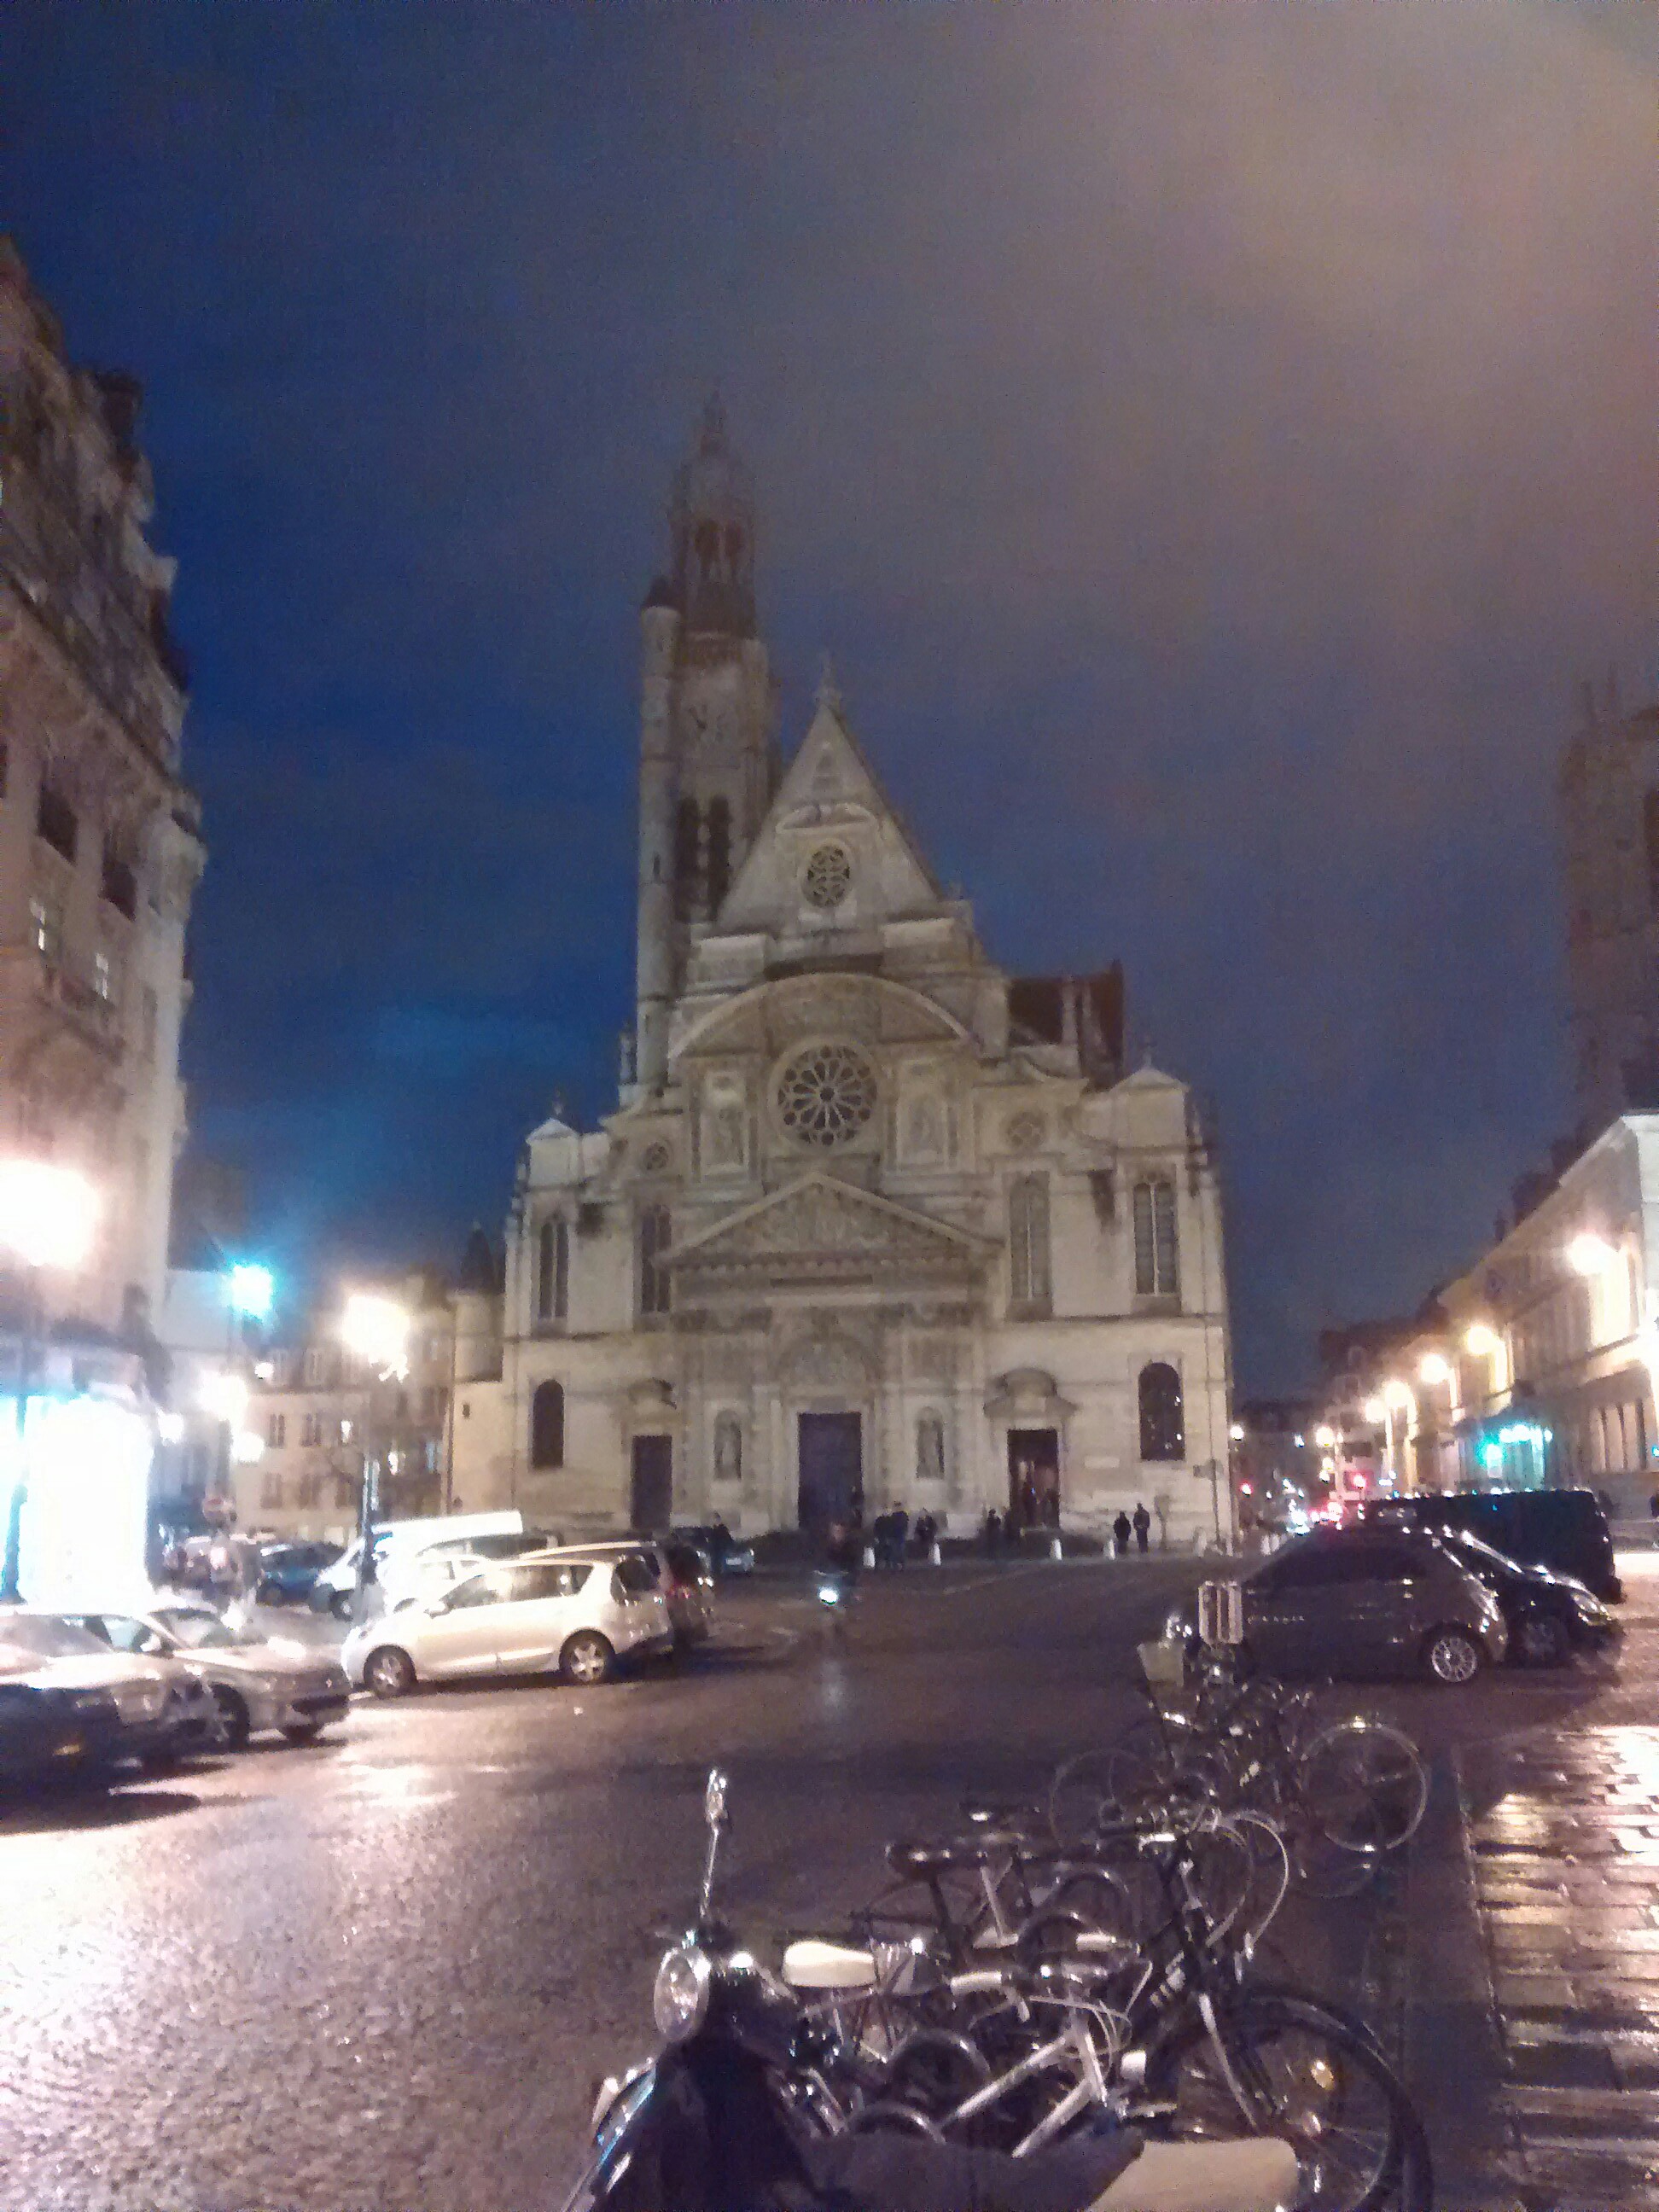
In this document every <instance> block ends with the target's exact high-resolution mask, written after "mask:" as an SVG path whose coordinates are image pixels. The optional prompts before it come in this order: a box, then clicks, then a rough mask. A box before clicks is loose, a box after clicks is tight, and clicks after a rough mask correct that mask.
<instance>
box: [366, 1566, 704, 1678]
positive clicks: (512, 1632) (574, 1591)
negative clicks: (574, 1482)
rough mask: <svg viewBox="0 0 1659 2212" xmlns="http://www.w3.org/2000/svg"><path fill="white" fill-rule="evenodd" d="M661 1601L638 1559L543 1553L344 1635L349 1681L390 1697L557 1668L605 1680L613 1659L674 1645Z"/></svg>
mask: <svg viewBox="0 0 1659 2212" xmlns="http://www.w3.org/2000/svg"><path fill="white" fill-rule="evenodd" d="M673 1638H674V1630H673V1623H672V1621H671V1620H670V1618H669V1612H668V1602H667V1600H666V1599H665V1597H664V1596H663V1595H662V1592H661V1591H660V1590H659V1589H658V1588H657V1584H656V1579H655V1577H654V1575H653V1572H652V1570H651V1568H650V1567H649V1566H648V1565H647V1563H646V1562H645V1561H644V1560H643V1559H641V1558H640V1556H639V1555H638V1553H637V1552H630V1553H626V1554H625V1555H624V1556H623V1557H622V1558H620V1559H617V1558H611V1557H605V1558H598V1557H595V1556H594V1554H593V1553H586V1554H576V1553H569V1552H560V1553H548V1554H545V1555H544V1556H543V1557H541V1558H539V1559H516V1560H513V1562H511V1563H510V1564H509V1565H501V1566H495V1567H487V1568H485V1569H483V1571H480V1572H479V1573H477V1574H476V1575H473V1576H471V1577H469V1578H468V1580H466V1581H465V1582H463V1583H457V1585H456V1586H455V1588H454V1589H450V1590H447V1591H446V1592H444V1594H443V1595H441V1596H440V1597H438V1598H435V1599H434V1600H432V1601H430V1602H426V1603H423V1602H422V1601H421V1600H419V1599H417V1598H411V1599H409V1600H407V1601H405V1602H404V1604H402V1605H400V1606H398V1607H397V1608H396V1610H395V1611H393V1612H392V1613H385V1614H382V1615H381V1616H380V1618H379V1619H378V1620H366V1621H361V1622H359V1623H358V1624H357V1626H356V1627H354V1628H352V1629H351V1630H350V1631H349V1632H348V1634H347V1636H346V1639H345V1643H344V1644H343V1647H342V1649H341V1653H340V1656H341V1659H342V1660H343V1662H344V1664H345V1668H346V1671H347V1672H348V1674H349V1675H350V1677H351V1680H353V1681H354V1682H361V1683H362V1684H364V1685H365V1686H366V1687H368V1689H370V1690H372V1691H374V1693H375V1695H376V1696H377V1697H381V1698H395V1697H398V1696H401V1695H402V1693H403V1692H404V1691H406V1690H409V1689H412V1688H413V1686H415V1684H416V1682H420V1681H447V1680H453V1679H455V1678H458V1677H462V1676H493V1675H499V1674H550V1673H552V1672H554V1671H557V1672H558V1673H560V1674H562V1675H563V1676H564V1677H565V1679H566V1680H567V1681H571V1682H579V1683H581V1684H583V1685H586V1684H589V1683H594V1682H603V1681H605V1680H606V1679H607V1678H608V1677H609V1676H610V1675H611V1673H612V1672H613V1671H614V1669H615V1668H616V1665H617V1661H618V1660H619V1659H623V1658H626V1657H634V1656H644V1655H646V1654H648V1653H651V1652H653V1651H665V1650H669V1649H670V1648H671V1645H672V1644H673Z"/></svg>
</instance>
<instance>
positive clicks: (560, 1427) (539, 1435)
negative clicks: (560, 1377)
mask: <svg viewBox="0 0 1659 2212" xmlns="http://www.w3.org/2000/svg"><path fill="white" fill-rule="evenodd" d="M530 1464H531V1465H532V1467H542V1468H546V1467H562V1466H563V1465H564V1385H563V1384H562V1383H538V1384H537V1385H536V1393H535V1395H534V1396H533V1397H532V1399H531V1401H530Z"/></svg>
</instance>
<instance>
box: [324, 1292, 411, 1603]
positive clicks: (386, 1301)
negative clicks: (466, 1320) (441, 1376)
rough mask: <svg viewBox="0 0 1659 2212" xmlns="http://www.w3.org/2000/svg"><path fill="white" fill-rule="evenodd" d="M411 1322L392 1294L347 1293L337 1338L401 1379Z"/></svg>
mask: <svg viewBox="0 0 1659 2212" xmlns="http://www.w3.org/2000/svg"><path fill="white" fill-rule="evenodd" d="M410 1326H411V1324H410V1316H409V1312H408V1310H407V1308H405V1307H404V1306H401V1305H399V1304H398V1301H397V1299H396V1298H388V1297H384V1296H383V1295H382V1294H381V1293H380V1291H352V1292H351V1293H350V1294H349V1297H347V1299H346V1302H345V1308H344V1310H343V1312H342V1314H341V1316H340V1341H341V1342H342V1343H343V1345H344V1346H345V1348H346V1350H347V1351H348V1352H350V1354H351V1355H352V1357H353V1358H355V1359H360V1360H361V1361H362V1364H364V1366H365V1367H367V1368H368V1370H370V1373H371V1375H378V1376H380V1380H381V1382H383V1383H392V1382H398V1381H400V1380H401V1379H402V1378H403V1376H405V1375H407V1374H408V1372H409V1332H410ZM363 1411H364V1418H363V1426H362V1442H361V1443H360V1445H359V1453H360V1456H361V1459H362V1475H361V1477H360V1480H359V1487H358V1492H357V1536H358V1544H357V1595H356V1607H355V1608H354V1610H355V1611H356V1617H357V1619H358V1620H364V1619H366V1618H367V1616H368V1597H367V1595H366V1592H367V1590H368V1585H369V1584H370V1583H372V1582H374V1580H375V1579H376V1575H375V1562H374V1505H375V1487H376V1485H375V1480H374V1455H373V1453H372V1452H371V1451H370V1449H369V1431H370V1425H371V1423H372V1420H373V1418H374V1389H373V1386H372V1385H371V1387H370V1389H369V1393H368V1398H367V1400H366V1401H365V1404H364V1409H363ZM387 1462H388V1467H389V1468H392V1471H393V1472H395V1471H396V1470H395V1466H394V1465H393V1463H392V1455H391V1454H390V1453H388V1454H387Z"/></svg>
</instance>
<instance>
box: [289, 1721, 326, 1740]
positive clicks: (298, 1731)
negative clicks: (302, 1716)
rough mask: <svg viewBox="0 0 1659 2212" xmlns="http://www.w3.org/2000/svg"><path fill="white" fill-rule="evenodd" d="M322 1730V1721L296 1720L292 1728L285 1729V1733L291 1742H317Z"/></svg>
mask: <svg viewBox="0 0 1659 2212" xmlns="http://www.w3.org/2000/svg"><path fill="white" fill-rule="evenodd" d="M322 1732H323V1724H322V1723H321V1722H320V1721H295V1723H294V1725H293V1727H292V1728H285V1729H283V1737H284V1738H285V1740H286V1741H288V1742H289V1743H315V1742H316V1741H317V1739H318V1737H319V1735H321V1734H322Z"/></svg>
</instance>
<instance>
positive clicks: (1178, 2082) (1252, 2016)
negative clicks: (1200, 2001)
mask: <svg viewBox="0 0 1659 2212" xmlns="http://www.w3.org/2000/svg"><path fill="white" fill-rule="evenodd" d="M1217 2029H1218V2035H1219V2037H1220V2041H1221V2045H1222V2049H1223V2050H1224V2051H1225V2064H1224V2063H1223V2060H1222V2057H1221V2054H1220V2052H1218V2050H1217V2048H1216V2045H1215V2042H1214V2041H1212V2038H1211V2035H1210V2033H1209V2031H1208V2029H1207V2028H1206V2027H1205V2025H1204V2023H1203V2021H1201V2020H1200V2019H1198V2018H1196V2017H1193V2016H1190V2015H1189V2016H1188V2019H1187V2020H1186V2021H1184V2022H1183V2024H1182V2027H1181V2028H1180V2029H1179V2030H1178V2031H1177V2032H1176V2034H1175V2035H1174V2036H1173V2037H1172V2038H1171V2039H1170V2040H1169V2041H1168V2042H1167V2043H1165V2044H1164V2045H1163V2046H1162V2048H1161V2049H1159V2050H1158V2051H1157V2052H1155V2053H1154V2055H1153V2059H1152V2067H1151V2068H1150V2069H1149V2071H1148V2087H1149V2088H1150V2089H1151V2090H1152V2093H1154V2095H1156V2096H1158V2098H1160V2099H1163V2100H1167V2101H1168V2102H1169V2103H1170V2105H1171V2106H1173V2112H1172V2115H1171V2118H1170V2129H1171V2132H1172V2133H1173V2134H1174V2135H1176V2136H1178V2137H1180V2138H1182V2139H1183V2140H1209V2139H1213V2138H1218V2137H1227V2136H1237V2135H1238V2134H1239V2133H1240V2131H1241V2130H1249V2132H1251V2133H1253V2134H1257V2135H1273V2136H1279V2137H1280V2138H1281V2139H1282V2140H1283V2141H1284V2142H1287V2143H1289V2144H1290V2146H1291V2149H1292V2150H1294V2151H1295V2153H1296V2155H1297V2164H1298V2166H1299V2167H1300V2170H1301V2181H1302V2186H1301V2191H1300V2193H1299V2194H1298V2196H1297V2212H1431V2207H1432V2205H1433V2202H1434V2180H1433V2172H1432V2167H1431V2160H1430V2157H1429V2148H1428V2143H1427V2141H1426V2139H1425V2136H1424V2133H1423V2128H1422V2123H1421V2122H1420V2121H1419V2118H1418V2117H1417V2114H1416V2112H1414V2111H1413V2107H1412V2104H1411V2100H1410V2099H1409V2098H1408V2097H1407V2094H1406V2092H1405V2090H1404V2089H1403V2088H1402V2087H1401V2084H1400V2082H1399V2081H1398V2080H1397V2078H1396V2077H1395V2074H1394V2072H1393V2069H1391V2068H1390V2067H1389V2064H1388V2063H1387V2061H1386V2060H1385V2059H1384V2058H1383V2056H1382V2054H1381V2052H1380V2051H1378V2050H1377V2048H1376V2045H1375V2044H1374V2043H1372V2042H1371V2040H1370V2038H1369V2037H1368V2036H1366V2035H1364V2033H1361V2032H1360V2031H1359V2030H1358V2029H1357V2028H1355V2027H1350V2026H1349V2025H1348V2024H1347V2022H1346V2021H1343V2020H1341V2019H1340V2018H1338V2017H1337V2016H1336V2015H1334V2014H1332V2013H1330V2012H1328V2010H1327V2009H1326V2008H1324V2007H1323V2006H1322V2005H1321V2004H1319V2003H1318V2002H1316V2001H1315V2000H1314V1999H1312V1998H1309V1997H1296V1996H1281V1995H1278V1994H1270V1993H1267V1992H1265V1991H1263V1992H1251V1991H1246V1992H1245V1993H1244V1994H1243V1996H1241V1997H1239V1998H1238V1999H1237V2000H1235V2001H1233V2002H1229V2003H1228V2004H1227V2005H1226V2006H1225V2008H1223V2009H1222V2010H1221V2011H1220V2012H1219V2014H1218V2020H1217Z"/></svg>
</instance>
